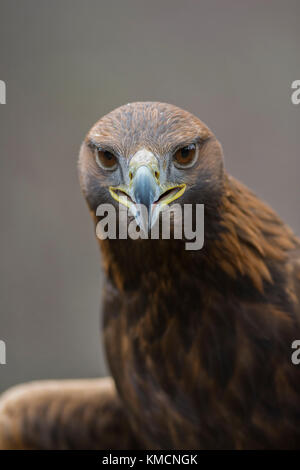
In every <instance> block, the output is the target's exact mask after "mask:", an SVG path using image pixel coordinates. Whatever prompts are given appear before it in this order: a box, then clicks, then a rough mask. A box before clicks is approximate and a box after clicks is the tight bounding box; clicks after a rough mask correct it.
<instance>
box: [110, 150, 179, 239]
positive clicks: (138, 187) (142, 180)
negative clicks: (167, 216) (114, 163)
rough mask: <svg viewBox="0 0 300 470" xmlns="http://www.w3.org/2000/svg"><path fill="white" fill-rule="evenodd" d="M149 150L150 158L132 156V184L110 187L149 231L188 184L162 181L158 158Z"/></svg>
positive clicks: (130, 171) (114, 194) (139, 223)
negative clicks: (164, 209)
mask: <svg viewBox="0 0 300 470" xmlns="http://www.w3.org/2000/svg"><path fill="white" fill-rule="evenodd" d="M146 152H147V154H146V157H147V158H135V157H136V156H134V157H133V158H132V160H131V162H130V165H129V172H128V176H129V184H128V185H120V186H117V187H112V186H110V188H109V191H110V194H111V196H112V197H113V198H114V199H115V200H116V201H118V202H119V203H120V204H123V205H124V206H126V207H128V208H129V210H130V212H131V213H132V215H133V216H134V217H135V220H136V223H137V225H138V226H139V227H140V228H142V229H143V230H145V231H146V232H148V231H149V230H150V229H151V228H152V227H153V226H154V224H155V222H156V221H157V219H158V215H159V212H160V211H161V209H162V208H163V207H164V206H166V205H168V204H170V203H171V202H172V201H174V200H175V199H178V198H179V197H180V196H182V194H183V193H184V191H185V189H186V185H185V184H184V183H182V184H171V183H168V182H166V183H162V182H161V180H160V172H159V168H158V161H157V159H156V157H155V156H154V155H153V154H151V153H150V152H148V151H146ZM138 153H140V152H138ZM136 155H137V154H136ZM143 156H144V157H145V155H144V154H143Z"/></svg>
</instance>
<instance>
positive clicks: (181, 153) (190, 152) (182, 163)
mask: <svg viewBox="0 0 300 470" xmlns="http://www.w3.org/2000/svg"><path fill="white" fill-rule="evenodd" d="M195 157H196V145H195V144H191V145H187V146H186V147H182V148H181V149H179V150H177V152H175V154H174V157H173V158H174V162H175V164H176V165H177V166H179V167H181V168H182V167H190V166H192V164H193V163H194V161H195Z"/></svg>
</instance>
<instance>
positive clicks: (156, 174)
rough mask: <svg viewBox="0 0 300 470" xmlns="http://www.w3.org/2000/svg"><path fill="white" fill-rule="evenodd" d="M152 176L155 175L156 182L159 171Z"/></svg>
mask: <svg viewBox="0 0 300 470" xmlns="http://www.w3.org/2000/svg"><path fill="white" fill-rule="evenodd" d="M154 174H155V178H156V179H157V180H158V178H159V171H156V172H155V173H154Z"/></svg>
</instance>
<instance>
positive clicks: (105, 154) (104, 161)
mask: <svg viewBox="0 0 300 470" xmlns="http://www.w3.org/2000/svg"><path fill="white" fill-rule="evenodd" d="M96 162H97V163H98V165H99V166H100V167H101V168H104V169H105V170H114V169H115V168H116V167H117V158H116V157H115V155H114V154H113V153H111V152H109V151H108V150H96Z"/></svg>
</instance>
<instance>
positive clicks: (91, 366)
mask: <svg viewBox="0 0 300 470" xmlns="http://www.w3.org/2000/svg"><path fill="white" fill-rule="evenodd" d="M299 18H300V2H299V1H297V0H295V1H290V0H288V1H285V2H283V1H274V0H272V1H268V2H261V1H257V0H256V1H254V0H247V1H245V0H244V1H238V0H236V1H233V0H219V1H217V0H209V1H196V0H195V1H191V0H186V1H183V0H181V1H178V0H159V1H158V0H151V1H148V2H146V1H141V0H139V1H138V0H132V1H131V0H129V1H128V0H123V1H121V0H119V1H113V0H110V1H101V0H98V1H96V0H81V1H79V0H51V1H50V0H47V1H46V0H26V2H25V1H22V0H19V1H16V0H1V1H0V48H1V54H0V79H1V80H4V81H5V82H6V85H7V104H6V105H0V155H1V185H0V189H1V200H0V204H1V243H0V246H1V263H0V270H1V271H0V286H1V287H0V289H1V292H0V294H1V295H0V302H1V310H0V339H2V340H5V341H6V345H7V365H5V366H0V390H3V389H5V388H7V387H8V386H10V385H13V384H15V383H18V382H22V381H28V380H32V379H43V378H61V377H90V376H98V375H99V376H100V375H105V374H106V373H107V371H106V368H105V358H104V353H103V350H102V349H101V344H100V341H99V329H100V328H99V306H100V296H101V289H100V286H101V266H100V255H99V252H98V247H97V243H96V240H95V236H94V230H93V225H92V222H91V220H90V216H89V213H88V210H87V208H86V205H85V202H84V200H83V198H82V196H81V193H80V189H79V185H78V181H77V171H76V164H77V154H78V149H79V146H80V143H81V140H82V139H83V137H84V135H85V133H86V132H87V130H88V129H89V127H90V126H91V125H92V124H93V123H94V122H95V121H96V120H97V119H98V118H99V117H101V116H102V115H103V114H105V113H107V112H108V111H110V110H111V109H113V108H115V107H117V106H119V105H121V104H124V103H127V102H130V101H139V100H158V101H166V102H170V103H173V104H176V105H178V106H180V107H183V108H185V109H187V110H189V111H191V112H193V113H194V114H196V115H198V116H199V117H200V118H201V119H202V120H204V121H205V122H206V123H207V124H208V125H209V126H210V127H211V128H212V129H213V130H214V131H215V133H216V134H217V136H218V137H219V139H220V140H221V142H222V144H223V147H224V153H225V159H226V166H227V169H228V170H229V171H230V172H231V173H232V174H233V175H235V176H236V177H238V178H240V179H241V180H242V181H243V182H245V183H246V184H247V185H248V186H250V187H251V188H252V189H254V190H255V191H256V192H257V193H258V194H259V195H260V196H261V197H262V198H264V199H265V200H267V201H268V202H269V203H270V204H271V205H272V206H273V207H274V208H275V209H276V210H277V211H278V212H279V214H280V215H281V216H282V217H283V218H284V219H285V220H286V221H287V222H288V223H289V224H290V225H291V226H292V227H293V229H294V230H295V231H296V232H297V233H298V234H300V215H299V195H300V189H299V172H300V158H299V157H300V142H299V133H300V132H299V131H300V128H299V124H300V105H298V106H295V105H293V104H292V103H291V83H292V82H293V81H294V80H296V79H300V59H299V57H300V28H299Z"/></svg>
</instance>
